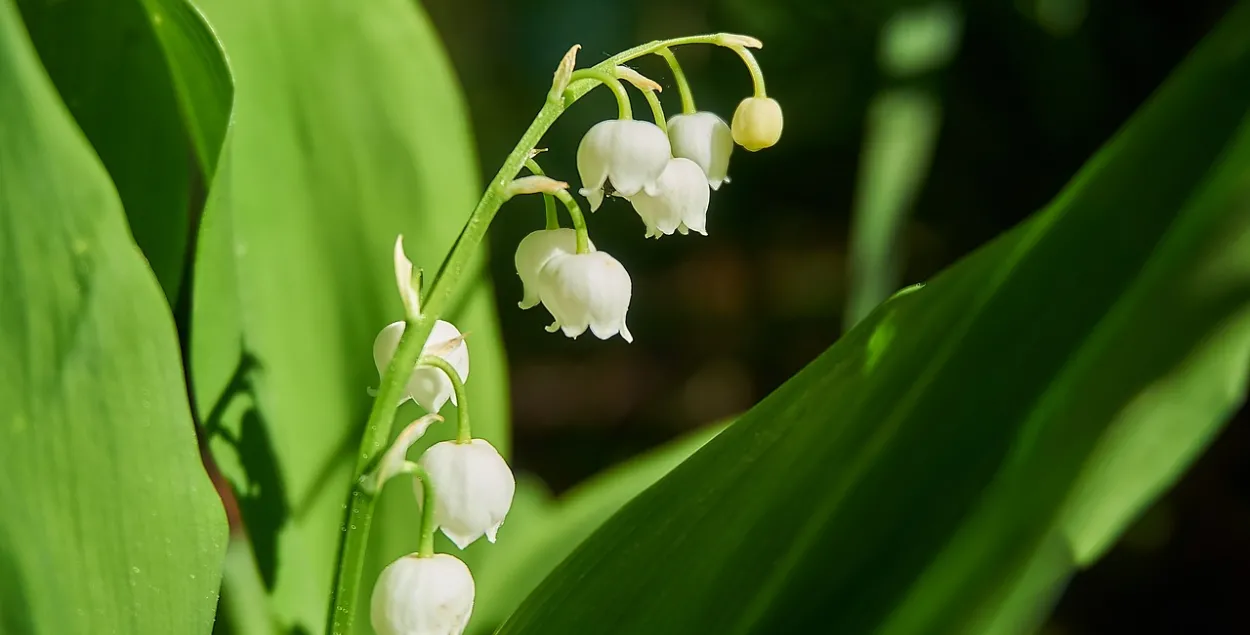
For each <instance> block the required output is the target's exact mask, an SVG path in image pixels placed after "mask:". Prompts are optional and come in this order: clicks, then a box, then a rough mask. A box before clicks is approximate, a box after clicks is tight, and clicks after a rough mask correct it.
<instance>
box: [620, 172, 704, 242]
mask: <svg viewBox="0 0 1250 635" xmlns="http://www.w3.org/2000/svg"><path fill="white" fill-rule="evenodd" d="M654 189H655V194H650V193H648V192H646V191H643V192H639V193H638V194H636V195H634V196H632V197H630V199H629V200H630V202H631V203H633V205H634V209H635V210H636V211H637V212H638V215H639V216H640V217H642V221H643V224H645V225H646V226H647V230H648V232H647V234H648V235H656V234H657V233H659V234H664V235H670V234H672V233H673V232H674V231H676V230H678V229H680V228H681V226H682V224H683V223H684V224H685V225H686V226H687V227H689V228H691V229H695V231H698V232H699V233H704V231H703V230H704V228H705V227H706V223H707V220H706V218H707V207H708V203H709V202H710V200H711V191H710V190H709V189H708V183H707V177H706V176H705V175H704V174H703V169H702V168H700V167H699V166H698V164H696V163H695V162H694V161H691V160H690V159H682V158H677V159H672V160H670V161H669V162H668V166H667V167H665V169H664V173H663V174H661V175H660V178H659V179H658V180H656V182H655V188H654Z"/></svg>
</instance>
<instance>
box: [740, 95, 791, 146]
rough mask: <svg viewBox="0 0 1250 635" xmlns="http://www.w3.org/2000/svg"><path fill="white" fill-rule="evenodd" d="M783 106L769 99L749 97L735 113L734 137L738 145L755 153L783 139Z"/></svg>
mask: <svg viewBox="0 0 1250 635" xmlns="http://www.w3.org/2000/svg"><path fill="white" fill-rule="evenodd" d="M783 123H784V122H783V118H782V116H781V104H779V103H777V100H775V99H772V98H769V97H747V98H746V99H743V100H742V102H741V103H739V104H738V109H737V110H735V111H734V119H733V127H732V130H733V137H734V141H736V142H738V145H740V146H742V147H744V148H746V149H747V150H750V151H751V152H755V151H756V150H763V149H764V148H768V147H771V146H773V145H775V144H776V143H777V141H778V140H779V139H781V128H782V124H783Z"/></svg>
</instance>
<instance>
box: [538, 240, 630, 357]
mask: <svg viewBox="0 0 1250 635" xmlns="http://www.w3.org/2000/svg"><path fill="white" fill-rule="evenodd" d="M538 285H539V295H540V296H541V297H542V302H543V306H545V307H547V310H548V311H550V312H551V316H552V317H553V318H555V322H553V323H552V324H551V326H549V327H547V330H548V331H551V332H553V333H554V332H555V331H556V330H562V331H564V334H565V335H567V336H569V337H573V338H576V337H577V336H578V335H581V334H582V333H585V332H586V329H587V328H589V329H590V331H591V332H592V333H594V334H595V336H596V337H598V338H599V339H602V340H606V339H608V338H609V337H612V336H613V335H616V334H617V333H620V334H621V337H622V338H624V340H625V341H626V342H632V341H634V336H633V335H630V333H629V329H628V328H627V327H626V326H625V314H626V313H628V312H629V297H630V293H631V291H632V287H631V282H630V279H629V272H628V271H625V267H623V266H621V263H620V262H617V260H616V259H615V258H613V257H612V256H609V255H608V254H606V253H604V252H602V251H596V252H593V253H588V254H562V255H557V256H555V257H553V258H552V259H551V260H549V261H547V265H546V266H544V267H543V268H542V271H540V272H539V274H538Z"/></svg>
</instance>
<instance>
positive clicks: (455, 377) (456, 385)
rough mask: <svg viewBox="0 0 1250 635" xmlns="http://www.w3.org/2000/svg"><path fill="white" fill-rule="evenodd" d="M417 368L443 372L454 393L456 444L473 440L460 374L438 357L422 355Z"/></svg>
mask: <svg viewBox="0 0 1250 635" xmlns="http://www.w3.org/2000/svg"><path fill="white" fill-rule="evenodd" d="M417 366H428V367H430V368H437V369H439V370H441V371H443V373H444V374H445V375H447V379H448V380H449V381H451V389H452V391H454V392H455V393H456V443H468V442H469V440H470V439H472V438H473V434H472V431H471V429H470V428H469V397H468V395H467V394H466V393H465V390H464V381H462V380H461V379H460V373H458V372H456V368H455V367H454V366H452V365H451V362H449V361H447V360H445V359H443V358H442V357H439V356H438V355H422V356H421V358H420V359H418V360H417Z"/></svg>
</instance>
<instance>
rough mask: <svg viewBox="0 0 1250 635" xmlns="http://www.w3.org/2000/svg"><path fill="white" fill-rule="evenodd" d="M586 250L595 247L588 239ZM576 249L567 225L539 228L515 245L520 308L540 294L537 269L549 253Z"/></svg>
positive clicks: (574, 237) (573, 234) (534, 302)
mask: <svg viewBox="0 0 1250 635" xmlns="http://www.w3.org/2000/svg"><path fill="white" fill-rule="evenodd" d="M590 250H591V251H594V250H595V245H594V243H590ZM576 251H577V232H576V231H575V230H572V229H568V228H561V229H540V230H538V231H535V232H530V233H529V234H528V235H527V236H526V237H525V238H522V239H521V242H520V243H519V244H517V247H516V257H515V258H514V262H515V264H516V272H517V275H518V276H520V277H521V286H522V288H523V293H522V298H521V301H520V302H519V303H518V306H520V307H521V308H522V309H528V308H531V307H534V306H537V305H538V303H539V301H540V300H541V298H540V297H539V293H538V272H539V271H541V270H542V268H543V265H546V264H547V261H549V260H551V259H552V257H554V256H556V255H559V254H571V253H574V252H576Z"/></svg>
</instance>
